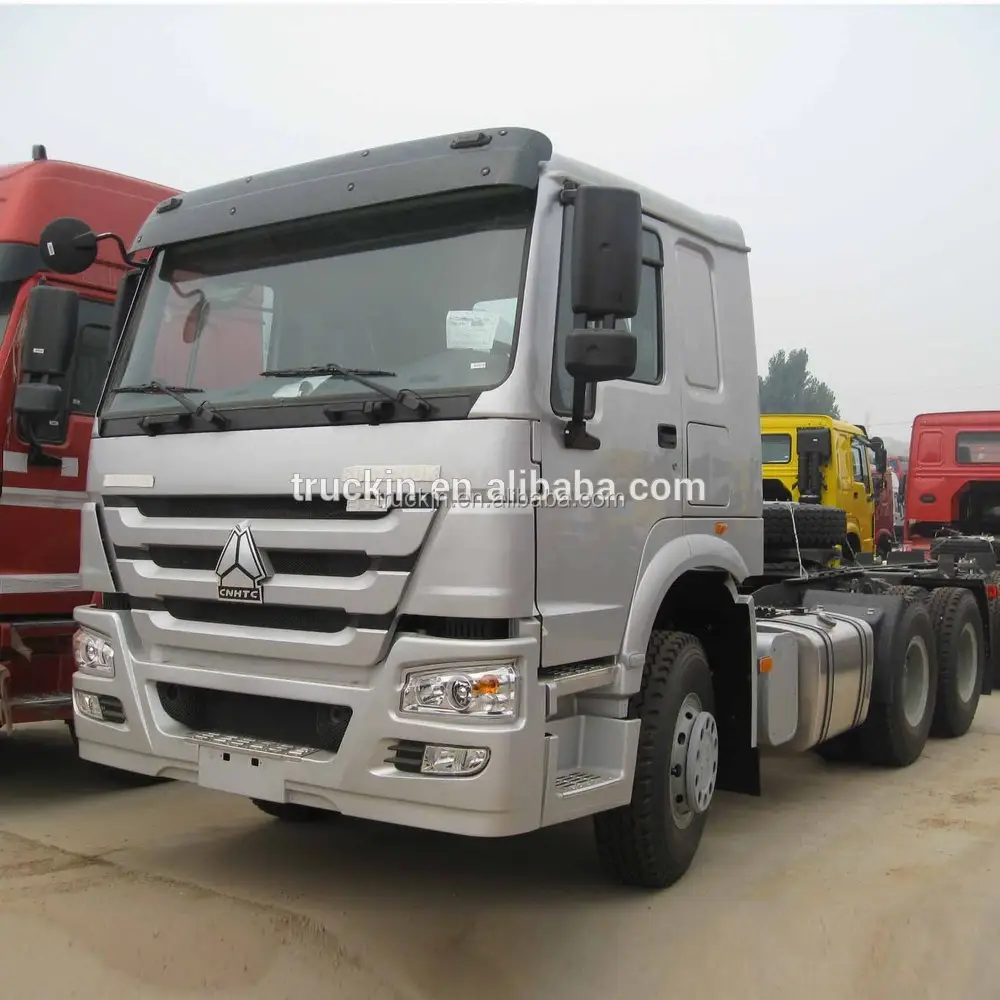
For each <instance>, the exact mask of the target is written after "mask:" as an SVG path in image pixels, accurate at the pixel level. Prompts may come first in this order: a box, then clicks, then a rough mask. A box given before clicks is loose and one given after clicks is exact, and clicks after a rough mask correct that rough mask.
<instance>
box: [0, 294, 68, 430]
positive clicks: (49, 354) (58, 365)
mask: <svg viewBox="0 0 1000 1000" xmlns="http://www.w3.org/2000/svg"><path fill="white" fill-rule="evenodd" d="M79 315H80V297H79V296H78V295H77V293H76V292H73V291H70V290H69V289H65V288H50V287H47V286H46V285H39V286H38V287H37V288H33V289H32V290H31V294H30V295H29V296H28V309H27V315H26V317H25V323H24V334H23V338H22V340H21V358H20V362H21V363H20V368H21V379H22V381H21V384H20V385H18V387H17V390H16V391H15V394H14V412H15V413H17V414H18V415H19V416H23V417H28V418H32V417H54V416H58V415H59V414H60V413H61V412H62V410H63V407H64V406H65V400H64V398H63V396H64V394H63V390H62V387H61V386H59V385H56V384H55V383H53V382H50V381H49V380H50V379H51V378H52V377H53V376H54V377H59V376H62V375H65V374H66V373H67V372H68V371H69V367H70V362H71V360H72V357H73V344H74V341H75V340H76V331H77V325H78V323H79Z"/></svg>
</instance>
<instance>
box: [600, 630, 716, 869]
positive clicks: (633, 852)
mask: <svg viewBox="0 0 1000 1000" xmlns="http://www.w3.org/2000/svg"><path fill="white" fill-rule="evenodd" d="M689 649H697V650H698V651H699V652H700V654H701V656H702V658H703V659H704V660H705V663H706V665H707V664H708V657H707V655H706V654H705V650H704V647H703V646H702V644H701V640H700V639H698V638H697V637H696V636H694V635H691V634H690V633H687V632H671V631H654V632H653V634H652V635H651V636H650V640H649V648H648V650H647V652H646V664H645V666H644V668H643V675H642V682H641V685H640V688H639V693H638V694H637V695H636V696H635V698H634V699H633V702H632V706H631V710H630V712H629V717H630V718H639V719H641V720H642V728H641V730H640V732H639V745H638V747H637V749H636V761H635V779H634V782H633V786H632V801H631V803H630V804H629V805H628V806H624V807H621V808H618V809H611V810H608V811H607V812H603V813H598V814H597V815H596V816H595V817H594V835H595V839H596V841H597V848H598V854H599V856H600V859H601V864H602V866H603V867H604V869H605V871H606V872H607V873H608V874H609V875H610V876H611V877H613V878H614V879H616V880H617V881H619V882H622V883H624V884H626V885H639V886H654V885H655V886H657V887H665V886H666V885H670V884H671V883H673V882H675V881H676V880H677V879H678V878H680V876H681V875H683V874H684V872H683V870H681V871H664V870H663V868H664V865H663V860H662V857H661V853H660V851H659V850H658V844H657V830H656V826H657V823H658V821H661V820H662V816H660V815H659V812H660V810H662V809H665V810H666V811H667V813H669V810H670V805H669V803H668V802H667V800H666V788H665V785H666V782H665V781H664V780H663V779H664V774H663V773H661V769H662V768H664V767H665V766H668V764H669V757H668V760H667V764H664V763H663V761H662V760H661V757H660V755H661V744H660V739H661V733H662V732H663V730H664V728H667V729H668V730H669V739H671V740H672V739H673V731H674V724H675V722H676V719H675V718H674V716H673V715H671V713H670V712H669V710H668V709H667V708H666V706H665V705H664V700H665V698H666V696H667V691H668V683H669V679H670V676H671V668H672V667H673V665H674V664H675V663H676V662H677V660H678V659H679V658H680V657H681V656H682V655H683V654H684V653H685V652H686V651H687V650H689ZM667 746H668V748H669V743H668V744H667ZM659 784H662V785H663V786H664V787H662V788H661V787H659ZM695 822H698V820H697V819H696V820H695ZM685 867H686V866H685Z"/></svg>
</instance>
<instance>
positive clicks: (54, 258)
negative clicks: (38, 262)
mask: <svg viewBox="0 0 1000 1000" xmlns="http://www.w3.org/2000/svg"><path fill="white" fill-rule="evenodd" d="M38 252H39V253H40V254H41V257H42V261H43V263H44V264H45V266H46V267H48V268H49V269H50V270H52V271H55V272H56V274H82V273H83V272H84V271H86V270H87V268H88V267H90V266H91V265H92V264H93V263H94V261H95V260H97V234H96V233H95V232H94V231H93V230H92V229H91V228H90V226H88V225H87V223H86V222H84V221H83V220H82V219H71V218H64V219H56V220H55V221H54V222H50V223H49V224H48V225H47V226H46V227H45V228H44V229H43V230H42V235H41V238H40V239H39V240H38Z"/></svg>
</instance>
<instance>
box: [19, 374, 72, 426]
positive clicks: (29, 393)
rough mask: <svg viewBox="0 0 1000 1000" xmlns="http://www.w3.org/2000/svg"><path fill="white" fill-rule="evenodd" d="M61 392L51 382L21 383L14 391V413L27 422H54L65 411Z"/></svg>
mask: <svg viewBox="0 0 1000 1000" xmlns="http://www.w3.org/2000/svg"><path fill="white" fill-rule="evenodd" d="M65 405H66V404H65V403H64V401H63V390H62V386H60V385H53V384H52V383H51V382H22V383H21V384H20V385H19V386H18V387H17V389H15V390H14V412H15V413H16V414H17V415H18V416H19V417H24V418H26V419H27V420H38V419H40V418H41V419H44V420H55V419H58V418H59V417H60V416H62V412H63V410H64V409H65Z"/></svg>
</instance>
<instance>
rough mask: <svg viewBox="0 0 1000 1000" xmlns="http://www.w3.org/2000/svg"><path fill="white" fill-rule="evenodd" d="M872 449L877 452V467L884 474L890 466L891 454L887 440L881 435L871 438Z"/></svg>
mask: <svg viewBox="0 0 1000 1000" xmlns="http://www.w3.org/2000/svg"><path fill="white" fill-rule="evenodd" d="M871 445H872V451H874V452H875V468H876V469H877V470H878V471H879V472H880V473H882V475H883V476H884V475H885V473H886V470H887V468H888V466H889V454H888V452H887V451H886V448H885V442H884V441H883V440H882V439H881V438H880V437H875V438H872V439H871Z"/></svg>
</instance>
